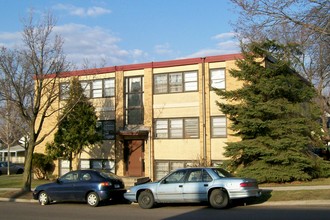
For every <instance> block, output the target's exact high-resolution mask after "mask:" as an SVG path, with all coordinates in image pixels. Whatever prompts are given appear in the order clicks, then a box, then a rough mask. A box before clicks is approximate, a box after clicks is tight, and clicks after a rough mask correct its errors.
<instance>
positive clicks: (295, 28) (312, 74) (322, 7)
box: [231, 0, 330, 141]
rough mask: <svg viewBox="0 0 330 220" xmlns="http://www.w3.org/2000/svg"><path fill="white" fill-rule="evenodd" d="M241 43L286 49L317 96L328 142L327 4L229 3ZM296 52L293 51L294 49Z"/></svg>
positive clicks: (307, 0) (287, 0) (303, 0)
mask: <svg viewBox="0 0 330 220" xmlns="http://www.w3.org/2000/svg"><path fill="white" fill-rule="evenodd" d="M231 1H232V2H233V3H234V4H235V5H236V6H238V7H237V9H238V12H239V15H240V17H239V19H238V21H237V22H236V23H235V29H236V32H237V33H238V36H239V38H240V39H241V41H242V42H246V41H248V42H258V41H263V40H265V39H271V40H276V41H277V42H279V43H282V44H284V45H287V48H288V50H287V51H286V54H285V57H286V58H287V59H288V60H289V61H290V63H291V64H292V65H293V66H294V67H295V69H296V70H298V71H299V73H300V74H301V75H302V76H303V77H305V78H306V79H308V81H309V82H311V83H312V84H313V85H314V86H315V89H316V91H317V93H318V97H317V100H316V101H317V103H318V104H319V106H320V110H321V111H322V113H323V115H322V123H323V124H322V125H323V130H324V131H325V137H324V138H325V140H327V141H330V135H329V130H328V128H327V125H326V122H327V114H330V71H329V70H330V15H329V11H330V2H329V1H328V0H274V1H268V0H231ZM293 48H295V49H293Z"/></svg>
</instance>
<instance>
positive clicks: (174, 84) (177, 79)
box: [168, 73, 183, 93]
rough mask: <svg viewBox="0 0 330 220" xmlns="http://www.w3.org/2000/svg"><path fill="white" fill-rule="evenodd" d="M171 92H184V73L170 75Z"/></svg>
mask: <svg viewBox="0 0 330 220" xmlns="http://www.w3.org/2000/svg"><path fill="white" fill-rule="evenodd" d="M168 84H169V92H170V93H172V92H182V87H183V86H182V73H171V74H169V83H168Z"/></svg>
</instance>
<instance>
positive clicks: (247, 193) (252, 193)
mask: <svg viewBox="0 0 330 220" xmlns="http://www.w3.org/2000/svg"><path fill="white" fill-rule="evenodd" d="M261 194H262V190H261V189H251V190H244V191H243V190H240V191H230V192H229V197H230V199H242V198H249V197H259V196H261Z"/></svg>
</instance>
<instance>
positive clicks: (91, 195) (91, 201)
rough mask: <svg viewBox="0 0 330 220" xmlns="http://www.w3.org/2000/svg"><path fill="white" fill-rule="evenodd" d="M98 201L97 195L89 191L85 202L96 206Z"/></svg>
mask: <svg viewBox="0 0 330 220" xmlns="http://www.w3.org/2000/svg"><path fill="white" fill-rule="evenodd" d="M99 202H100V198H99V195H97V193H96V192H90V193H88V195H87V203H88V205H90V206H93V207H96V206H98V204H99Z"/></svg>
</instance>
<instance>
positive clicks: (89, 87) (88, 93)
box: [80, 81, 91, 98]
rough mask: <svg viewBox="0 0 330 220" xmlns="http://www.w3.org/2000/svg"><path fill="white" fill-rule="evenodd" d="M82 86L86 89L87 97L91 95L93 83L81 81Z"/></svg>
mask: <svg viewBox="0 0 330 220" xmlns="http://www.w3.org/2000/svg"><path fill="white" fill-rule="evenodd" d="M80 85H81V88H82V89H83V90H84V95H85V96H86V97H87V98H90V97H91V83H90V82H88V81H82V82H80Z"/></svg>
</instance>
